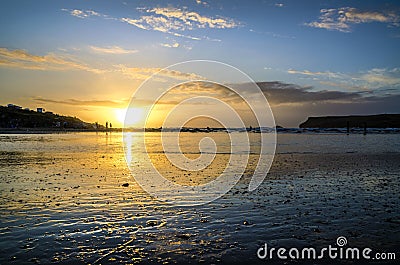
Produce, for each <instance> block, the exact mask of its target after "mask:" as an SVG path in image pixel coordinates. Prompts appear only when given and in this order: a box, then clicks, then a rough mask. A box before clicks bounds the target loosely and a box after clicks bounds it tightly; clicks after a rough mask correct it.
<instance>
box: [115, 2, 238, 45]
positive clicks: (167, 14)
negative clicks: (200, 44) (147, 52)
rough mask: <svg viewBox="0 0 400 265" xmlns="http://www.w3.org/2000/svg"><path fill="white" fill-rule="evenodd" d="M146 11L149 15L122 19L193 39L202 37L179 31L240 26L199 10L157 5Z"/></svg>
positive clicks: (147, 28)
mask: <svg viewBox="0 0 400 265" xmlns="http://www.w3.org/2000/svg"><path fill="white" fill-rule="evenodd" d="M144 12H146V13H148V14H149V15H145V16H141V17H140V18H137V19H132V18H127V17H125V18H121V21H122V22H125V23H128V24H130V25H133V26H135V27H137V28H140V29H144V30H153V31H159V32H163V33H168V34H171V35H174V36H176V37H184V38H189V39H193V40H200V39H202V38H200V37H193V36H190V35H186V34H182V33H179V32H183V31H188V30H193V29H202V28H213V29H228V28H236V27H238V26H239V23H238V22H236V21H234V20H233V19H229V18H223V17H216V18H213V17H207V16H202V15H200V14H199V13H197V12H193V11H188V10H186V9H179V8H172V7H163V8H160V7H157V8H151V9H145V10H144Z"/></svg>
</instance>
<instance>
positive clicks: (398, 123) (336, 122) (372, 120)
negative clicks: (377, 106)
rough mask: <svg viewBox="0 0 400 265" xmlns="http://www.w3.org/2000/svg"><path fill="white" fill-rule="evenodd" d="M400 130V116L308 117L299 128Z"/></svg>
mask: <svg viewBox="0 0 400 265" xmlns="http://www.w3.org/2000/svg"><path fill="white" fill-rule="evenodd" d="M347 126H349V127H352V128H354V127H359V128H363V127H364V126H366V127H367V128H400V114H379V115H366V116H356V115H352V116H326V117H309V118H308V119H307V121H305V122H303V123H301V124H300V125H299V127H300V128H346V127H347Z"/></svg>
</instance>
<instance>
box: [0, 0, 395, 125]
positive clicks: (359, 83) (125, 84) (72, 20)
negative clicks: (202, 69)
mask: <svg viewBox="0 0 400 265" xmlns="http://www.w3.org/2000/svg"><path fill="white" fill-rule="evenodd" d="M1 5H2V7H1V9H0V21H1V24H0V25H1V26H0V48H1V50H0V78H1V81H0V91H1V94H2V97H1V99H0V101H1V102H0V104H3V105H4V104H7V103H15V104H20V105H23V106H28V107H31V108H34V107H35V106H38V105H40V106H45V107H46V108H47V109H50V110H53V111H55V112H60V113H64V114H69V115H76V116H78V117H81V118H82V119H84V120H88V121H95V120H100V121H101V122H103V121H102V120H103V118H100V117H98V116H95V114H99V113H101V115H103V116H105V118H104V119H107V120H113V119H115V115H111V114H109V113H112V112H113V111H114V109H118V108H123V107H124V106H126V104H127V99H129V97H130V96H131V95H132V93H133V92H134V91H135V88H136V87H137V86H138V85H140V83H141V82H142V81H143V80H144V79H145V78H146V77H147V76H149V75H150V74H151V73H153V72H154V71H157V69H159V68H163V67H166V66H168V65H171V64H174V63H177V62H181V61H186V60H193V59H209V60H216V61H221V62H224V63H228V64H231V65H233V66H235V67H237V68H239V69H241V70H242V71H244V72H246V73H247V74H248V75H249V76H250V77H252V78H253V79H254V80H255V81H258V82H273V81H279V83H280V84H282V88H281V89H285V88H287V86H285V85H287V84H291V85H292V88H295V89H297V90H298V91H297V92H304V93H303V94H304V95H303V94H301V93H297V92H296V94H295V95H294V94H293V95H292V96H293V97H294V96H299V95H300V94H301V97H302V98H300V99H299V100H298V102H303V103H298V104H294V102H295V99H293V100H291V101H290V102H282V100H275V101H277V102H280V103H279V104H275V106H274V104H273V103H274V102H273V101H274V97H273V96H272V97H273V98H272V100H271V101H272V103H271V104H272V105H273V106H272V108H273V110H274V114H275V116H276V118H277V120H278V122H279V123H281V124H283V125H286V126H297V125H298V123H299V122H300V121H302V120H304V119H305V118H306V117H307V116H309V115H335V114H337V115H341V114H343V115H344V114H370V113H377V112H379V113H382V112H387V113H392V112H399V111H400V109H399V107H398V106H397V105H398V104H396V100H397V99H398V96H399V94H400V93H399V92H400V65H399V62H400V52H398V51H399V47H400V4H399V2H398V1H207V0H206V1H195V0H194V1H128V0H125V1H18V0H17V1H2V3H1ZM270 84H274V83H270ZM287 91H288V93H291V92H293V91H292V90H287ZM321 91H332V92H340V93H342V94H343V95H346V100H344V99H343V98H340V97H339V98H338V97H336V96H337V95H338V94H335V95H336V96H335V97H333V98H324V99H323V102H315V101H313V99H315V97H314V96H315V95H316V93H317V94H318V93H319V92H321ZM280 92H281V91H280ZM342 94H340V95H342ZM332 95H333V94H332ZM348 95H356V96H355V97H354V98H352V99H351V100H349V97H347V96H348ZM304 97H309V98H310V100H308V101H305V102H306V103H304V99H303V98H304ZM335 104H336V105H335ZM291 113H296V114H295V115H292V114H291ZM117 122H118V121H115V123H117Z"/></svg>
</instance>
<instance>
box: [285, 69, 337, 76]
mask: <svg viewBox="0 0 400 265" xmlns="http://www.w3.org/2000/svg"><path fill="white" fill-rule="evenodd" d="M287 72H288V74H299V75H307V76H327V77H339V76H341V75H342V74H340V73H334V72H329V71H328V72H311V71H309V70H301V71H299V70H293V69H289V70H288V71H287Z"/></svg>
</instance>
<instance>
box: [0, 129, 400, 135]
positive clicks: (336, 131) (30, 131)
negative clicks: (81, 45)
mask: <svg viewBox="0 0 400 265" xmlns="http://www.w3.org/2000/svg"><path fill="white" fill-rule="evenodd" d="M124 130H125V131H127V132H128V131H129V132H144V131H145V132H161V131H162V129H159V128H157V129H154V128H146V129H145V130H143V129H136V128H135V129H124V128H112V129H73V128H67V129H61V128H18V129H15V128H0V135H1V134H63V133H82V132H97V133H112V132H118V133H119V132H123V131H124ZM163 131H164V132H178V131H179V130H178V129H177V128H171V129H166V130H163ZM180 132H189V133H213V132H227V133H230V132H250V133H271V132H272V131H269V130H268V131H247V130H243V129H240V128H232V129H224V128H213V129H211V130H207V129H203V128H190V129H184V130H181V131H180ZM275 132H276V133H278V134H287V133H289V134H290V133H298V134H364V135H365V134H399V133H400V128H369V129H367V130H366V131H364V129H361V128H352V129H351V130H350V131H349V132H347V129H346V128H277V129H276V130H275Z"/></svg>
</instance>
